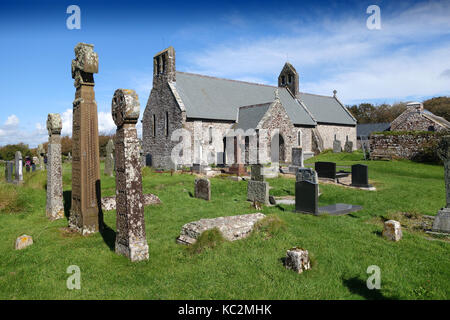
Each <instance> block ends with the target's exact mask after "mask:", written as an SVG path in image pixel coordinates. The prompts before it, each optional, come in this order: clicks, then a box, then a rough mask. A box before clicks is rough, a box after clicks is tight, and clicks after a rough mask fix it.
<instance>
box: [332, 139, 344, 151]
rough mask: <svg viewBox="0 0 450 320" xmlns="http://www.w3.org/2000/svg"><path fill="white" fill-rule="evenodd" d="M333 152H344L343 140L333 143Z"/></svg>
mask: <svg viewBox="0 0 450 320" xmlns="http://www.w3.org/2000/svg"><path fill="white" fill-rule="evenodd" d="M333 152H334V153H339V152H342V143H341V140H334V141H333Z"/></svg>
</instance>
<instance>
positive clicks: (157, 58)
mask: <svg viewBox="0 0 450 320" xmlns="http://www.w3.org/2000/svg"><path fill="white" fill-rule="evenodd" d="M155 59H156V75H158V74H159V73H160V70H161V59H160V57H156V58H155Z"/></svg>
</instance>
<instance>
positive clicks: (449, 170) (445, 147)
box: [432, 136, 450, 233]
mask: <svg viewBox="0 0 450 320" xmlns="http://www.w3.org/2000/svg"><path fill="white" fill-rule="evenodd" d="M437 151H438V155H439V157H440V158H441V159H442V162H443V163H444V181H445V191H446V202H447V203H446V206H445V207H444V208H442V209H441V210H439V212H438V213H437V215H436V218H435V219H434V222H433V228H432V230H433V231H435V232H444V233H450V136H444V137H443V138H442V140H441V141H440V143H439V146H438V149H437Z"/></svg>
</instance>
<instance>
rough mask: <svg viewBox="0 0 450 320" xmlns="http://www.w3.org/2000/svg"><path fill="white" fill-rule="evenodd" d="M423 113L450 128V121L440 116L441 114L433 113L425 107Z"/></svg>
mask: <svg viewBox="0 0 450 320" xmlns="http://www.w3.org/2000/svg"><path fill="white" fill-rule="evenodd" d="M423 113H424V115H425V116H426V117H427V118H428V119H430V120H432V121H434V122H436V123H438V124H440V125H441V126H443V127H445V128H447V129H450V122H448V121H447V120H446V119H444V118H443V117H439V116H437V115H435V114H434V113H432V112H431V111H428V110H427V109H424V110H423Z"/></svg>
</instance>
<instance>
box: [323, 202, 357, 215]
mask: <svg viewBox="0 0 450 320" xmlns="http://www.w3.org/2000/svg"><path fill="white" fill-rule="evenodd" d="M362 208H363V207H362V206H357V205H353V204H346V203H336V204H331V205H329V206H324V207H320V208H319V213H320V214H329V215H332V216H340V215H344V214H347V213H350V212H355V211H359V210H362Z"/></svg>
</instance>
